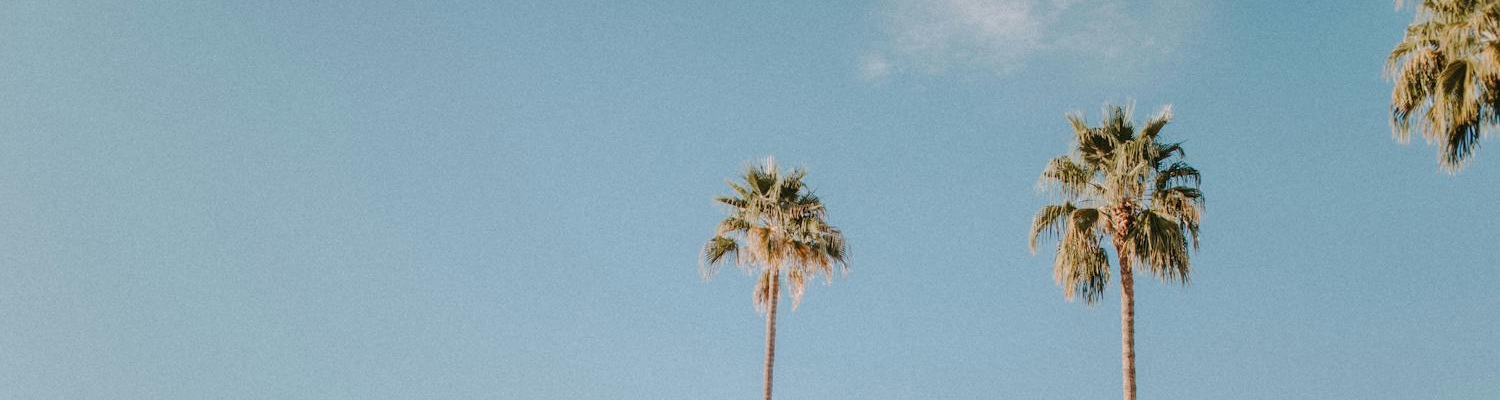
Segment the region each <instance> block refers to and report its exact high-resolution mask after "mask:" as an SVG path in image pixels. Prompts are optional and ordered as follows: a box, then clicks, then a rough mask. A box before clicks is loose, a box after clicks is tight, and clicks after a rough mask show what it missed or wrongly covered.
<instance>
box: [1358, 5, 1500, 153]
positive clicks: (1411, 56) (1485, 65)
mask: <svg viewBox="0 0 1500 400" xmlns="http://www.w3.org/2000/svg"><path fill="white" fill-rule="evenodd" d="M1401 3H1402V1H1401V0H1397V1H1396V5H1397V7H1400V6H1401ZM1385 73H1386V75H1387V76H1392V77H1393V78H1394V80H1395V87H1394V88H1393V89H1392V90H1391V130H1392V133H1393V134H1394V135H1395V136H1396V139H1397V140H1399V141H1401V142H1402V143H1405V142H1407V141H1408V140H1410V138H1411V130H1412V128H1416V130H1417V131H1419V132H1421V134H1422V137H1423V138H1425V139H1426V140H1427V142H1428V143H1434V144H1436V145H1437V146H1438V161H1439V163H1440V164H1441V165H1442V166H1443V168H1444V169H1446V170H1448V171H1449V172H1455V171H1458V170H1460V169H1462V168H1463V166H1464V163H1466V162H1467V161H1468V160H1469V158H1470V157H1471V156H1472V155H1473V154H1474V150H1475V149H1477V148H1478V147H1479V139H1480V137H1481V136H1483V135H1484V131H1485V130H1489V129H1494V128H1495V124H1496V123H1497V122H1500V1H1495V0H1422V1H1421V2H1420V3H1419V4H1418V5H1417V14H1416V17H1415V18H1414V20H1413V21H1412V23H1411V25H1410V26H1408V27H1407V28H1406V35H1405V36H1404V37H1402V38H1401V42H1400V43H1397V44H1396V47H1395V48H1393V49H1391V54H1390V57H1389V58H1388V59H1387V60H1386V66H1385Z"/></svg>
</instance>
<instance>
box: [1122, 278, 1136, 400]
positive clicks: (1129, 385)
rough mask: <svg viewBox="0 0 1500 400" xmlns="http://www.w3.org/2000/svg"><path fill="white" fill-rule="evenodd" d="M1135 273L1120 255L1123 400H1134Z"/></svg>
mask: <svg viewBox="0 0 1500 400" xmlns="http://www.w3.org/2000/svg"><path fill="white" fill-rule="evenodd" d="M1134 275H1135V274H1134V273H1132V271H1131V269H1130V259H1129V257H1126V256H1120V364H1121V367H1122V368H1123V369H1124V371H1123V372H1124V374H1125V383H1124V386H1125V387H1124V389H1125V400H1135V276H1134Z"/></svg>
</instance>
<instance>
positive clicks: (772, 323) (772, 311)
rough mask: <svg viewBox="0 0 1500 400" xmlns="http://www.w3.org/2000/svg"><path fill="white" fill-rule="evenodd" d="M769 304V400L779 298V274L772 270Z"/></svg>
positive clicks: (767, 383)
mask: <svg viewBox="0 0 1500 400" xmlns="http://www.w3.org/2000/svg"><path fill="white" fill-rule="evenodd" d="M771 272H772V275H771V296H770V297H771V299H770V300H769V301H770V302H771V305H770V306H768V307H767V309H766V384H765V386H766V398H765V400H771V365H772V364H774V363H775V361H776V303H778V302H780V300H781V274H778V273H775V270H772V271H771Z"/></svg>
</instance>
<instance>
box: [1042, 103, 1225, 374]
mask: <svg viewBox="0 0 1500 400" xmlns="http://www.w3.org/2000/svg"><path fill="white" fill-rule="evenodd" d="M1130 113H1131V111H1130V110H1128V109H1125V108H1121V107H1119V106H1113V107H1106V109H1105V111H1104V121H1103V122H1102V124H1101V125H1099V126H1089V125H1088V122H1087V121H1086V120H1084V118H1083V115H1082V114H1081V113H1074V114H1070V115H1068V122H1070V123H1071V124H1072V126H1073V135H1074V139H1075V143H1074V147H1073V151H1072V152H1071V153H1070V154H1066V155H1063V156H1059V157H1057V158H1054V159H1052V161H1051V162H1049V163H1047V168H1046V169H1045V170H1043V171H1042V177H1041V180H1040V185H1042V187H1044V188H1050V189H1053V190H1055V191H1056V192H1057V193H1058V194H1059V195H1061V197H1062V199H1061V200H1062V204H1059V205H1049V206H1045V207H1042V209H1041V210H1040V211H1037V213H1036V217H1035V219H1034V220H1033V221H1032V224H1031V240H1030V242H1031V251H1032V252H1033V253H1035V252H1036V243H1037V238H1038V237H1041V236H1046V237H1049V238H1053V239H1057V241H1058V243H1057V256H1056V261H1055V262H1054V264H1053V267H1052V268H1053V269H1052V277H1053V279H1054V280H1056V281H1057V284H1058V285H1061V286H1062V287H1063V295H1064V296H1065V297H1066V298H1067V299H1068V300H1072V299H1073V298H1074V296H1075V295H1079V294H1081V295H1082V296H1083V301H1084V302H1085V303H1088V304H1091V305H1092V304H1094V303H1097V302H1098V301H1099V298H1100V297H1101V296H1103V295H1104V289H1105V287H1106V286H1107V285H1108V283H1109V275H1110V271H1109V270H1110V268H1109V255H1108V254H1107V253H1106V252H1105V249H1104V245H1103V243H1104V241H1105V239H1106V238H1107V239H1108V240H1109V242H1110V243H1111V244H1113V245H1114V250H1115V256H1116V257H1117V263H1118V264H1119V268H1120V336H1121V338H1120V344H1121V354H1120V356H1121V357H1120V358H1121V366H1122V369H1123V371H1122V372H1123V374H1124V391H1125V400H1134V399H1135V279H1134V273H1135V270H1136V269H1138V268H1141V267H1143V268H1144V269H1145V270H1146V271H1148V272H1150V273H1151V274H1152V275H1155V276H1156V277H1158V278H1161V279H1162V280H1163V281H1166V282H1177V283H1183V284H1186V283H1187V281H1188V273H1189V272H1190V271H1191V267H1192V264H1191V263H1190V260H1189V259H1188V249H1189V247H1191V248H1192V249H1194V250H1196V249H1197V247H1198V220H1199V216H1200V212H1201V208H1202V206H1203V194H1202V193H1201V192H1199V191H1198V184H1199V175H1198V170H1196V169H1193V167H1191V166H1189V165H1188V164H1187V163H1185V162H1183V161H1182V157H1183V151H1182V146H1181V143H1162V142H1160V141H1158V135H1159V134H1160V133H1161V129H1162V127H1164V126H1166V125H1167V122H1168V121H1170V120H1171V119H1172V109H1171V107H1166V108H1163V109H1162V111H1161V113H1159V114H1157V115H1156V116H1154V117H1152V118H1151V119H1150V120H1148V121H1146V125H1145V126H1143V127H1141V129H1140V130H1139V131H1138V130H1136V129H1135V126H1134V123H1133V122H1132V121H1130V117H1129V114H1130Z"/></svg>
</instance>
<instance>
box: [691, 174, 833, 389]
mask: <svg viewBox="0 0 1500 400" xmlns="http://www.w3.org/2000/svg"><path fill="white" fill-rule="evenodd" d="M806 175H807V172H806V171H803V170H801V169H794V170H792V171H791V172H789V173H787V174H784V175H783V174H781V173H780V171H779V170H777V168H776V161H775V159H773V158H770V157H767V158H766V160H765V163H764V165H760V166H755V165H752V166H749V167H747V168H746V169H745V173H744V176H743V178H744V183H735V182H733V181H728V183H729V187H730V188H732V189H734V192H735V195H734V196H718V197H715V198H714V200H716V201H718V202H719V203H722V204H723V205H725V206H728V213H729V216H728V217H725V218H724V220H722V221H719V226H718V228H717V229H716V230H715V231H714V237H713V238H711V239H708V243H707V244H705V245H704V246H703V254H702V257H703V259H702V263H701V264H700V265H699V269H700V271H701V272H702V273H703V276H704V278H705V279H707V278H708V277H711V276H713V275H714V274H715V273H717V272H718V266H719V265H720V264H721V263H723V261H725V260H726V259H734V261H735V264H738V265H739V266H740V267H741V268H742V269H744V270H745V271H746V272H750V273H754V274H756V275H758V277H759V279H758V281H757V283H756V284H755V292H754V300H755V307H756V310H757V311H763V312H765V313H766V314H765V315H766V363H765V399H766V400H770V399H771V366H772V364H773V363H774V361H775V358H776V303H777V301H778V300H780V299H781V275H783V274H785V275H786V277H787V282H788V283H790V284H791V289H792V308H793V309H796V307H797V304H798V303H800V302H801V301H802V293H803V290H804V289H805V288H806V284H807V280H808V278H816V277H817V276H818V275H822V276H823V277H824V278H825V279H826V280H827V282H832V280H833V271H834V269H835V266H837V267H838V268H839V269H840V270H841V271H842V272H843V273H845V274H847V273H848V270H849V266H848V264H847V263H846V262H845V261H844V255H845V247H844V235H843V233H842V232H840V231H839V230H838V228H834V227H833V226H831V225H828V221H827V218H828V213H827V211H826V209H825V208H824V207H823V203H822V201H821V200H819V199H818V197H817V196H814V195H813V194H812V191H811V190H809V189H808V188H807V186H806V185H804V184H803V183H802V178H803V177H805V176H806Z"/></svg>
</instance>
